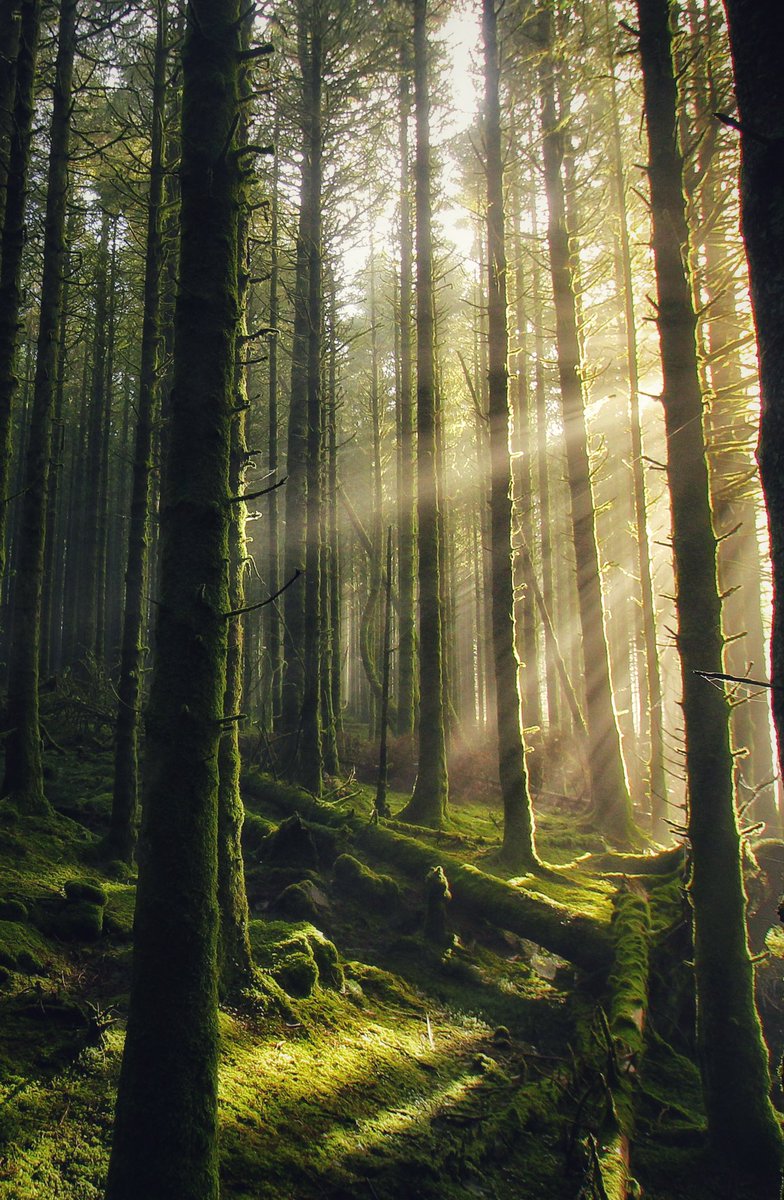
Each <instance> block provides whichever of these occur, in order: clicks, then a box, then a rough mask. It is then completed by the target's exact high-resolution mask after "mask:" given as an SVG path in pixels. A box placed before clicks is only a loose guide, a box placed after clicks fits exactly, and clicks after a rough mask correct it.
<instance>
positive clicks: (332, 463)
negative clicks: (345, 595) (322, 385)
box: [327, 273, 343, 766]
mask: <svg viewBox="0 0 784 1200" xmlns="http://www.w3.org/2000/svg"><path fill="white" fill-rule="evenodd" d="M337 319H338V317H337V295H336V287H335V278H334V275H332V273H330V287H329V406H328V409H327V505H328V510H329V511H328V518H327V524H328V532H327V536H328V541H329V604H330V609H329V618H328V621H329V628H330V643H329V645H330V652H331V655H332V663H331V667H330V673H329V678H330V687H331V689H332V698H331V710H332V721H333V725H334V737H335V755H336V757H337V749H338V747H337V743H338V739H339V738H340V736H341V734H342V730H343V718H342V708H343V684H342V665H343V664H342V658H341V654H342V636H341V634H342V624H341V604H340V587H341V562H340V558H341V549H340V537H339V534H338V390H337V355H338V340H337V339H338V334H337ZM338 766H339V762H338Z"/></svg>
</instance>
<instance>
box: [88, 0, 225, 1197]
mask: <svg viewBox="0 0 784 1200" xmlns="http://www.w3.org/2000/svg"><path fill="white" fill-rule="evenodd" d="M240 25H241V21H240V6H239V2H238V0H200V3H199V6H198V12H196V11H195V10H194V8H193V7H191V8H190V10H189V12H188V19H187V34H186V40H185V45H184V47H183V68H182V69H183V110H182V166H181V185H182V209H181V228H182V240H181V244H180V273H179V285H178V292H177V304H176V317H175V323H176V333H175V351H174V390H173V397H172V409H171V420H172V425H171V436H170V439H169V448H168V462H167V468H166V472H165V491H164V495H163V506H162V518H161V519H162V530H161V541H162V559H161V576H160V593H159V594H160V606H159V611H158V630H157V639H156V653H155V665H154V671H153V679H152V686H151V694H150V704H149V709H148V716H147V748H146V763H145V782H144V802H143V821H142V829H141V837H140V844H139V884H138V891H137V900H136V921H135V940H134V962H133V978H132V985H131V1001H130V1013H129V1018H128V1032H127V1035H126V1042H125V1053H124V1055H123V1064H122V1071H121V1076H120V1085H119V1092H118V1098H117V1111H116V1120H115V1133H114V1143H113V1147H112V1155H111V1160H110V1164H109V1179H108V1185H107V1197H108V1200H139V1197H141V1196H144V1197H145V1198H146V1200H171V1198H172V1197H173V1196H176V1197H177V1198H178V1200H217V1197H218V1156H217V1060H218V1003H217V962H216V942H217V926H218V904H217V858H218V854H217V828H218V744H219V740H220V731H221V726H222V720H223V715H224V707H223V705H224V695H225V687H226V668H225V663H226V642H227V619H226V613H227V612H228V610H229V595H228V579H227V567H226V564H227V560H228V553H229V548H228V518H229V507H230V506H229V504H228V503H227V501H228V499H229V456H230V441H231V422H232V416H233V409H234V405H235V392H234V371H235V338H236V322H237V225H238V196H239V163H238V160H237V155H236V150H235V148H234V147H233V145H232V143H233V138H234V133H235V130H236V127H237V124H238V120H239V111H238V107H239V97H238V74H239V50H240Z"/></svg>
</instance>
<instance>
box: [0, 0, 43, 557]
mask: <svg viewBox="0 0 784 1200" xmlns="http://www.w3.org/2000/svg"><path fill="white" fill-rule="evenodd" d="M19 12H20V15H19V32H18V40H17V34H16V30H15V29H14V22H13V16H12V18H11V30H10V31H9V34H8V43H7V44H8V49H9V50H12V49H13V45H14V44H15V45H16V47H17V56H16V62H15V64H14V68H13V71H12V75H13V104H12V110H11V121H10V135H9V139H8V151H7V153H8V158H7V174H6V179H5V196H4V201H5V202H4V205H3V207H2V211H1V212H0V217H2V223H1V224H0V580H1V579H2V578H3V575H4V573H5V566H6V546H5V530H6V517H7V511H8V504H7V501H6V497H7V492H8V477H9V471H10V457H11V409H12V405H13V402H14V397H15V395H16V390H17V386H18V383H19V380H18V378H17V375H16V370H15V363H14V356H15V353H16V347H17V335H18V325H19V310H20V303H21V271H22V250H23V247H24V241H25V199H26V196H27V176H28V168H29V164H30V146H31V141H32V131H33V105H34V85H35V68H36V60H37V56H38V35H39V30H40V0H22V2H21V4H20V10H19ZM3 48H4V49H5V46H4V47H3ZM7 90H8V89H7ZM4 149H5V147H4V146H2V145H0V152H1V151H3V150H4Z"/></svg>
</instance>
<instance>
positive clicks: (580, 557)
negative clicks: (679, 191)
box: [539, 9, 635, 846]
mask: <svg viewBox="0 0 784 1200" xmlns="http://www.w3.org/2000/svg"><path fill="white" fill-rule="evenodd" d="M539 37H540V42H541V47H542V50H543V54H542V57H541V59H540V68H539V81H540V89H541V100H542V129H543V134H544V140H543V156H544V175H545V187H546V191H547V203H548V211H549V222H548V232H547V236H548V243H549V247H550V270H551V273H552V278H553V295H554V300H555V318H556V339H557V346H558V374H559V379H560V385H561V402H562V411H563V421H564V434H565V439H566V460H567V468H568V478H569V494H570V499H571V519H572V534H573V540H574V552H575V559H576V564H577V599H578V608H579V620H580V631H581V635H582V649H583V658H584V664H585V690H586V706H585V717H586V724H587V726H588V737H589V754H588V768H589V773H590V780H591V801H592V807H593V819H594V821H595V824H596V826H597V828H598V829H599V830H600V831H601V832H602V833H604V834H605V835H606V836H607V837H608V838H610V839H611V840H612V841H613V842H614V843H615V844H617V845H618V846H628V845H630V844H631V843H632V842H633V841H634V840H635V833H634V823H633V819H632V806H631V797H630V795H629V785H628V782H627V779H626V772H625V769H624V764H623V757H622V755H621V739H620V734H619V732H618V722H617V718H616V714H615V708H614V704H613V694H612V683H611V680H610V661H609V653H608V648H607V635H606V631H605V625H604V605H603V601H602V588H601V577H600V566H599V551H598V546H597V541H596V513H595V509H594V503H593V494H592V488H591V470H590V462H589V458H588V432H587V428H586V420H585V404H584V397H583V384H582V362H581V351H580V339H579V334H578V321H577V306H576V300H575V287H574V278H573V262H572V254H571V250H570V246H569V233H568V226H567V213H566V202H565V193H564V181H563V174H562V171H563V160H564V139H563V126H562V123H561V121H560V120H559V116H558V112H557V106H556V92H555V68H554V47H553V19H552V14H551V13H550V12H549V10H547V9H543V10H542V11H541V12H540V14H539Z"/></svg>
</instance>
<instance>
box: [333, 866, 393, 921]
mask: <svg viewBox="0 0 784 1200" xmlns="http://www.w3.org/2000/svg"><path fill="white" fill-rule="evenodd" d="M333 870H334V872H335V883H336V884H337V886H338V888H339V889H340V891H341V892H342V893H343V894H344V895H345V896H350V897H351V898H353V899H355V900H360V901H361V902H362V903H363V904H365V905H367V906H368V907H370V908H374V909H389V908H390V907H396V906H397V905H398V904H399V903H400V888H399V887H398V884H397V881H396V880H394V879H392V877H391V876H390V875H377V874H376V872H375V871H372V870H371V869H370V867H366V866H365V865H364V863H361V862H360V861H359V859H358V858H354V856H353V855H352V854H341V855H340V856H339V857H338V858H336V859H335V865H334V868H333Z"/></svg>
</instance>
